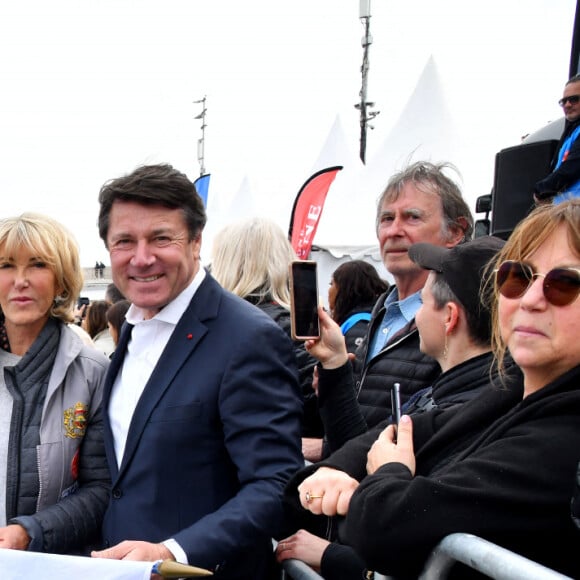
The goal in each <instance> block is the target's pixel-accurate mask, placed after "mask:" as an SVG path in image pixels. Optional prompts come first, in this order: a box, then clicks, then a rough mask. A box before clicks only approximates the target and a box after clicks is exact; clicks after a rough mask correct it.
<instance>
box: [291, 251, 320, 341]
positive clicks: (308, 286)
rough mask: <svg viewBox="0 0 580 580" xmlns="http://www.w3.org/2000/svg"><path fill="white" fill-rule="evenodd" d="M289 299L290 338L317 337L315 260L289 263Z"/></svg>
mask: <svg viewBox="0 0 580 580" xmlns="http://www.w3.org/2000/svg"><path fill="white" fill-rule="evenodd" d="M290 300H291V317H290V319H291V327H292V338H293V339H294V340H308V339H310V338H318V337H319V336H320V325H319V322H318V273H317V269H316V262H313V261H295V262H292V263H291V264H290Z"/></svg>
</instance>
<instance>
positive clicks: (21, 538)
mask: <svg viewBox="0 0 580 580" xmlns="http://www.w3.org/2000/svg"><path fill="white" fill-rule="evenodd" d="M28 544H30V537H29V535H28V532H27V531H26V530H25V529H24V528H23V527H22V526H20V525H18V524H10V525H8V526H6V527H4V528H0V548H7V549H10V550H26V549H27V548H28Z"/></svg>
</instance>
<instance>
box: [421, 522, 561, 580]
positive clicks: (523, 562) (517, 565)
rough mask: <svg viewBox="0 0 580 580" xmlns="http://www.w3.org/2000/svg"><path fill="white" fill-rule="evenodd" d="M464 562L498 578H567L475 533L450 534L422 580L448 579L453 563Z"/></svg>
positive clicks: (429, 563)
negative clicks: (474, 534)
mask: <svg viewBox="0 0 580 580" xmlns="http://www.w3.org/2000/svg"><path fill="white" fill-rule="evenodd" d="M456 562H461V563H463V564H466V565H467V566H469V567H471V568H473V569H474V570H477V571H478V572H483V574H486V575H487V576H489V577H490V578H495V579H497V580H529V579H530V578H534V580H558V579H559V580H562V579H564V578H568V576H564V575H563V574H560V573H558V572H555V571H554V570H551V569H550V568H546V567H545V566H542V565H541V564H538V563H537V562H533V561H532V560H529V559H528V558H524V557H523V556H520V555H519V554H516V553H514V552H511V551H510V550H506V549H505V548H501V547H500V546H497V545H496V544H492V543H491V542H488V541H487V540H484V539H482V538H478V537H477V536H473V535H472V534H460V533H457V534H450V535H449V536H447V537H445V538H443V540H441V542H440V543H439V545H438V546H437V547H436V548H435V549H434V550H433V552H432V553H431V556H430V557H429V559H428V560H427V563H426V564H425V568H424V569H423V572H422V574H421V576H420V577H419V579H420V580H441V579H443V578H447V576H448V574H449V572H450V570H451V568H452V566H453V565H454V564H455V563H456Z"/></svg>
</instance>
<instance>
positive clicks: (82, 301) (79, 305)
mask: <svg viewBox="0 0 580 580" xmlns="http://www.w3.org/2000/svg"><path fill="white" fill-rule="evenodd" d="M89 302H90V300H89V299H88V298H87V297H86V296H79V299H78V300H77V308H82V307H83V306H84V307H85V309H84V310H83V318H84V317H85V316H86V314H87V308H86V307H87V306H88V305H89Z"/></svg>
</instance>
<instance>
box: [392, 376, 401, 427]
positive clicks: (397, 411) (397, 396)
mask: <svg viewBox="0 0 580 580" xmlns="http://www.w3.org/2000/svg"><path fill="white" fill-rule="evenodd" d="M391 409H392V411H393V424H394V425H398V424H399V421H400V420H401V385H400V384H399V383H395V384H394V385H393V387H392V389H391Z"/></svg>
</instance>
